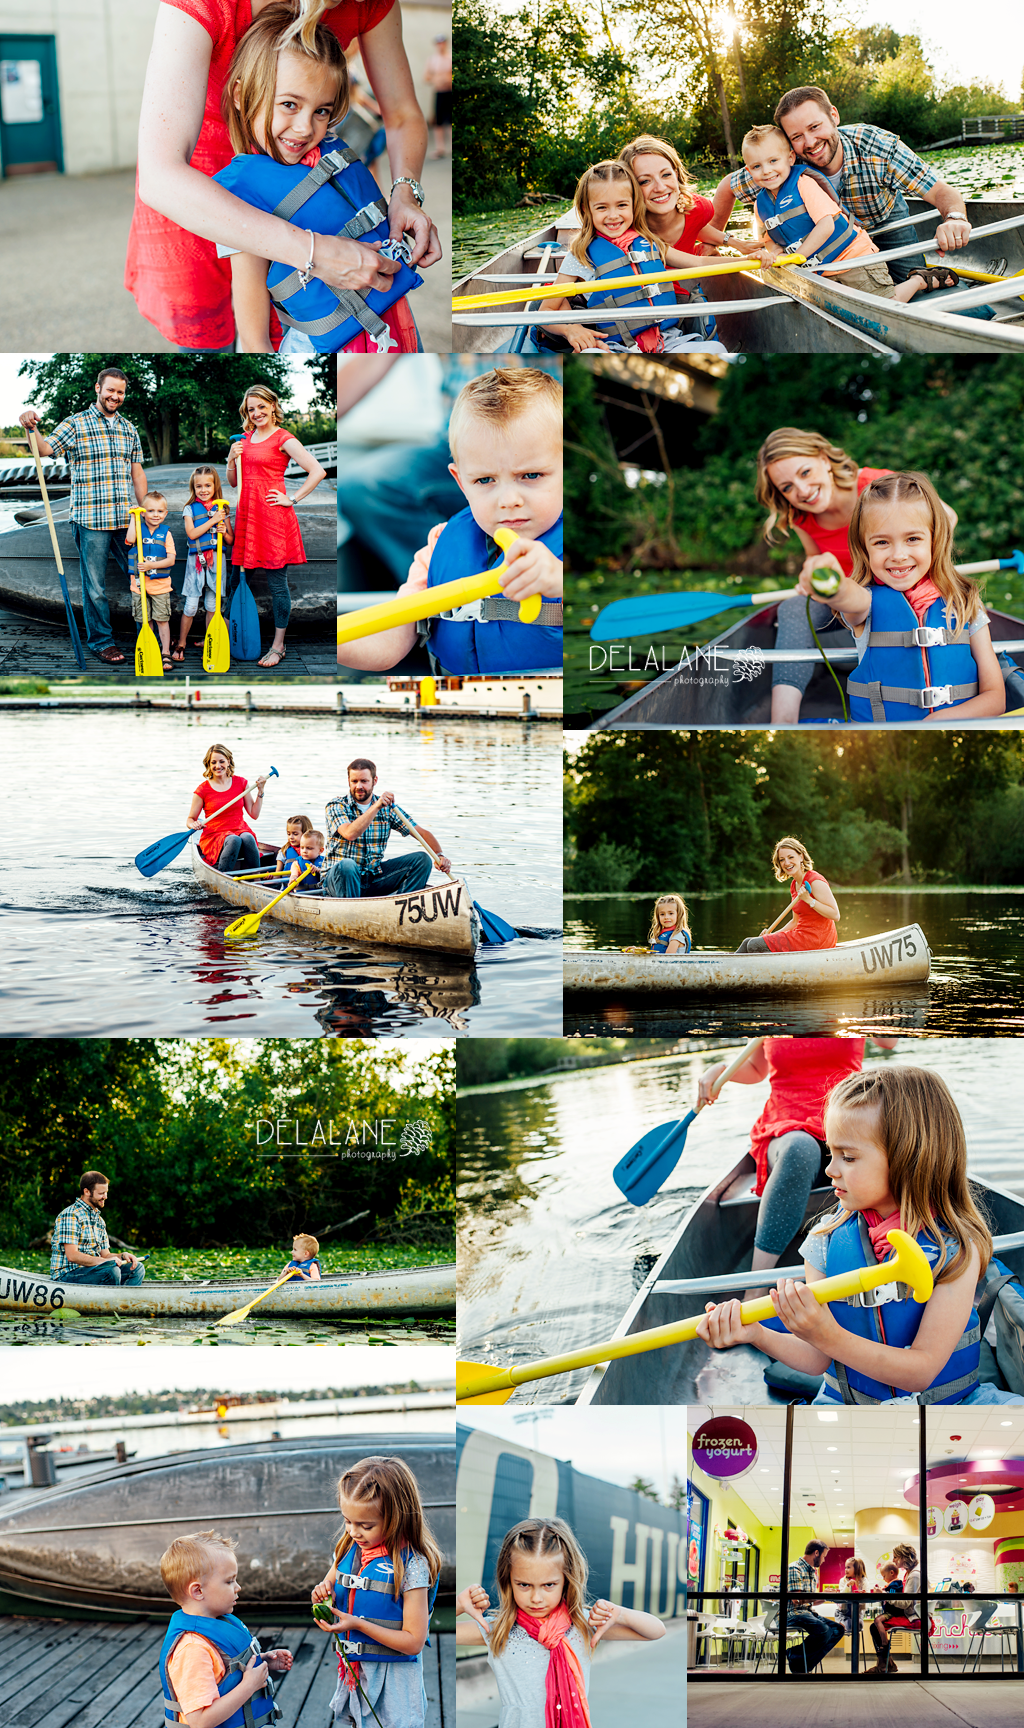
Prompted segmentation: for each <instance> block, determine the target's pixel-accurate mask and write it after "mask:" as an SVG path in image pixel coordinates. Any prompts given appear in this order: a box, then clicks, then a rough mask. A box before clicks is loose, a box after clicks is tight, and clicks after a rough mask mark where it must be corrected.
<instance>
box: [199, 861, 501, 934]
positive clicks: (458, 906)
mask: <svg viewBox="0 0 1024 1728" xmlns="http://www.w3.org/2000/svg"><path fill="white" fill-rule="evenodd" d="M190 850H191V853H192V873H193V875H194V876H195V878H196V881H197V882H201V883H202V885H203V887H204V888H208V889H209V890H210V892H211V893H212V894H219V895H220V898H221V899H222V900H226V901H227V902H228V904H229V905H230V906H240V907H242V908H244V909H245V910H246V911H249V912H261V911H262V910H263V909H264V907H266V906H267V905H268V904H269V902H270V901H271V900H273V898H274V896H275V894H279V893H280V892H281V886H282V884H281V882H280V881H279V882H278V883H277V885H276V887H275V886H270V887H264V886H263V884H262V883H256V882H244V881H240V880H239V879H238V878H237V877H235V876H228V875H225V873H224V871H223V870H215V869H214V868H213V866H212V865H211V864H208V863H207V862H206V859H205V858H204V857H203V855H202V853H201V852H200V850H199V847H198V846H196V845H194V844H193V845H192V847H191V848H190ZM269 916H270V917H271V918H274V919H276V920H277V922H279V923H281V924H295V925H298V926H299V927H300V928H301V929H303V930H315V931H317V933H318V934H320V935H325V936H341V937H348V938H351V940H352V941H354V942H371V943H375V944H377V943H383V944H384V945H386V946H387V947H389V948H417V949H419V948H440V949H443V950H444V951H445V953H448V954H465V955H468V956H469V958H470V959H472V957H473V955H474V954H475V953H476V951H477V948H478V947H479V945H480V937H481V931H480V919H479V917H478V915H477V912H476V908H475V907H474V905H473V901H472V898H471V896H470V894H469V891H468V889H467V887H466V884H465V883H464V882H460V881H452V882H444V883H441V884H439V885H437V886H434V887H428V888H421V889H418V890H417V891H416V892H415V893H413V894H394V895H382V896H381V897H380V898H377V899H363V900H332V899H328V898H326V897H324V898H322V899H321V898H319V897H317V896H312V895H308V894H307V895H300V894H289V895H287V897H286V898H285V899H284V900H279V901H278V903H277V905H276V906H275V907H274V909H273V911H272V912H270V913H269Z"/></svg>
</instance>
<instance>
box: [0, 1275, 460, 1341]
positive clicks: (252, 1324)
mask: <svg viewBox="0 0 1024 1728" xmlns="http://www.w3.org/2000/svg"><path fill="white" fill-rule="evenodd" d="M268 1282H269V1280H268ZM239 1306H241V1302H240V1303H239ZM450 1337H451V1326H450V1322H449V1323H446V1322H445V1318H444V1317H443V1316H440V1315H437V1316H435V1315H425V1316H424V1317H423V1318H418V1317H414V1316H412V1315H409V1316H403V1317H402V1318H401V1319H398V1318H395V1319H388V1320H379V1321H377V1320H373V1319H372V1318H371V1317H369V1316H366V1315H363V1316H359V1317H355V1316H353V1318H352V1319H351V1320H339V1319H336V1318H334V1317H331V1318H327V1317H324V1318H320V1317H319V1316H318V1315H313V1316H312V1317H311V1318H309V1319H305V1318H304V1319H289V1318H288V1317H287V1316H281V1317H277V1316H275V1317H273V1319H272V1320H261V1319H260V1315H259V1311H258V1310H254V1311H253V1314H252V1316H251V1317H250V1319H249V1320H247V1321H243V1322H242V1323H241V1324H240V1325H237V1326H217V1325H216V1323H215V1322H214V1321H211V1320H197V1319H195V1318H193V1319H188V1320H169V1319H166V1318H165V1317H163V1316H160V1317H159V1318H154V1319H150V1318H148V1317H146V1316H144V1315H135V1314H123V1315H105V1314H83V1316H82V1318H81V1319H80V1320H65V1319H63V1318H62V1317H61V1316H60V1315H59V1314H54V1315H52V1316H49V1317H47V1318H43V1317H40V1318H39V1319H38V1320H37V1319H35V1318H33V1317H32V1316H31V1315H28V1314H16V1315H14V1314H12V1315H10V1316H8V1317H5V1318H0V1346H4V1345H25V1344H31V1345H52V1344H78V1345H91V1344H103V1345H118V1344H120V1345H129V1346H141V1345H146V1344H168V1345H174V1344H189V1345H192V1344H199V1345H202V1344H205V1345H208V1346H210V1347H211V1348H213V1349H220V1348H223V1347H224V1346H227V1345H236V1344H239V1345H252V1344H255V1345H264V1346H266V1345H268V1344H269V1345H277V1344H283V1345H307V1344H308V1345H312V1346H323V1347H330V1348H334V1347H337V1346H341V1347H345V1346H348V1345H361V1344H364V1345H377V1346H381V1347H383V1348H387V1347H390V1346H393V1345H396V1344H402V1345H407V1344H409V1345H415V1344H432V1345H434V1347H435V1348H436V1347H437V1346H438V1345H439V1344H440V1343H442V1342H444V1341H447V1340H448V1339H449V1338H450Z"/></svg>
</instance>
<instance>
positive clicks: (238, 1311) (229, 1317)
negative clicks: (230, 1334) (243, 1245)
mask: <svg viewBox="0 0 1024 1728" xmlns="http://www.w3.org/2000/svg"><path fill="white" fill-rule="evenodd" d="M294 1277H295V1273H294V1271H288V1272H286V1273H285V1274H284V1276H283V1277H282V1278H278V1280H277V1282H276V1283H274V1284H271V1285H269V1286H268V1287H267V1289H266V1290H261V1291H260V1293H259V1295H258V1296H254V1297H253V1299H252V1301H251V1302H247V1303H246V1304H245V1307H244V1308H235V1309H233V1310H232V1312H231V1313H230V1314H225V1315H224V1317H223V1319H221V1320H218V1321H217V1325H218V1326H233V1325H235V1324H236V1323H237V1322H238V1321H239V1320H244V1319H245V1318H246V1316H247V1315H248V1314H249V1313H250V1311H251V1310H252V1309H253V1308H255V1306H256V1304H257V1302H262V1301H263V1298H264V1296H270V1295H272V1294H273V1292H274V1291H275V1290H280V1288H281V1285H282V1284H287V1282H288V1280H289V1278H294Z"/></svg>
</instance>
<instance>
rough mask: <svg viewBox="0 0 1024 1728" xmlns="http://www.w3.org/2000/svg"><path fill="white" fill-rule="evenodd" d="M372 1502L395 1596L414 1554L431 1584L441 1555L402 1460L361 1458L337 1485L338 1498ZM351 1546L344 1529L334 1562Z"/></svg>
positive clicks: (441, 1557) (418, 1496)
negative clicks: (391, 1569) (421, 1561)
mask: <svg viewBox="0 0 1024 1728" xmlns="http://www.w3.org/2000/svg"><path fill="white" fill-rule="evenodd" d="M342 1495H344V1496H345V1499H346V1500H367V1501H373V1502H374V1503H375V1504H376V1505H377V1506H379V1507H380V1514H381V1518H382V1519H383V1522H384V1543H385V1546H386V1547H387V1551H388V1556H389V1558H390V1560H391V1564H392V1566H393V1567H394V1569H395V1585H394V1595H395V1596H396V1597H398V1596H401V1594H402V1582H403V1580H404V1578H405V1567H406V1563H407V1562H408V1560H409V1559H410V1558H411V1556H412V1555H413V1554H422V1555H423V1558H424V1560H425V1561H426V1562H427V1567H428V1569H429V1572H430V1582H431V1584H433V1582H434V1580H435V1578H436V1577H437V1575H438V1573H439V1572H440V1570H441V1561H442V1559H443V1555H442V1553H441V1550H440V1548H439V1547H438V1545H437V1543H436V1542H435V1541H434V1537H433V1534H432V1532H431V1529H430V1526H429V1524H428V1523H427V1520H426V1517H425V1516H424V1512H423V1502H422V1500H421V1499H420V1490H419V1484H418V1482H417V1481H416V1478H415V1476H414V1475H413V1473H412V1471H411V1470H410V1469H409V1466H408V1464H406V1463H404V1462H403V1461H402V1459H401V1458H385V1457H380V1458H378V1457H370V1458H360V1460H359V1462H358V1464H353V1465H352V1468H351V1469H350V1470H346V1471H345V1474H344V1476H342V1477H341V1479H340V1481H339V1482H338V1499H339V1501H340V1499H341V1496H342ZM351 1546H352V1543H351V1539H350V1538H349V1536H348V1535H347V1533H346V1532H345V1531H344V1530H343V1531H342V1533H341V1535H340V1536H339V1537H338V1541H337V1544H336V1546H335V1549H334V1558H335V1561H338V1560H340V1559H341V1557H342V1555H343V1554H345V1553H347V1552H348V1550H349V1548H350V1547H351Z"/></svg>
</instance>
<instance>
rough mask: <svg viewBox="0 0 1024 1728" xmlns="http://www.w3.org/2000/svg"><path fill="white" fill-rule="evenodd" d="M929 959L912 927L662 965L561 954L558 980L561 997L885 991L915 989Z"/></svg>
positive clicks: (642, 958)
mask: <svg viewBox="0 0 1024 1728" xmlns="http://www.w3.org/2000/svg"><path fill="white" fill-rule="evenodd" d="M930 969H931V954H930V952H929V949H928V944H927V942H926V941H925V936H924V931H923V930H922V929H921V926H920V924H905V925H903V927H902V928H901V929H899V930H883V931H881V932H880V933H879V934H878V935H877V936H865V937H863V938H862V939H860V940H858V941H856V942H839V943H837V944H836V946H835V947H834V948H820V949H815V950H813V951H812V952H810V953H802V954H799V953H797V954H728V953H725V952H724V951H723V952H710V953H706V954H702V953H699V952H698V953H696V954H687V955H686V956H684V957H681V958H680V959H669V958H668V957H666V956H665V955H661V954H602V953H598V954H594V953H566V954H564V955H563V959H562V979H563V985H564V988H565V990H566V992H567V993H569V992H575V993H579V994H588V993H589V994H594V995H602V996H607V995H616V996H617V995H644V996H648V995H659V996H669V995H671V996H677V995H682V994H684V993H689V992H700V993H701V994H707V993H711V992H715V991H717V992H720V993H722V994H723V995H731V996H743V995H748V994H749V995H760V994H761V993H762V992H763V991H765V990H773V991H778V992H780V993H781V994H784V995H786V996H791V995H795V994H804V993H807V992H811V991H816V990H838V989H847V988H848V987H849V986H850V985H854V984H863V983H865V982H866V981H867V980H868V979H872V980H874V981H876V982H877V981H878V980H880V979H883V978H884V980H885V983H886V985H887V986H891V985H899V984H911V983H921V982H922V981H924V980H927V978H928V974H929V971H930Z"/></svg>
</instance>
